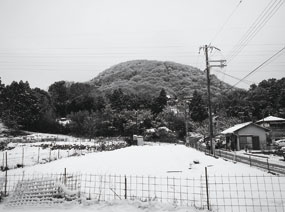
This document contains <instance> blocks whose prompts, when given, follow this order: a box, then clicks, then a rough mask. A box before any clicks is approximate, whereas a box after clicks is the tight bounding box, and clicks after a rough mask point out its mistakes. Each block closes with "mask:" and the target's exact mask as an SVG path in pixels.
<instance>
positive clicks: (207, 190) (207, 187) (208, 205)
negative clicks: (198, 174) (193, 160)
mask: <svg viewBox="0 0 285 212" xmlns="http://www.w3.org/2000/svg"><path fill="white" fill-rule="evenodd" d="M205 179H206V193H207V208H208V210H210V202H209V186H208V173H207V167H205Z"/></svg>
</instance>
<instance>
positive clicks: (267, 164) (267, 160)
mask: <svg viewBox="0 0 285 212" xmlns="http://www.w3.org/2000/svg"><path fill="white" fill-rule="evenodd" d="M267 169H268V172H270V168H269V161H268V158H267Z"/></svg>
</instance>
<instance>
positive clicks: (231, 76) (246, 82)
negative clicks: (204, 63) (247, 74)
mask: <svg viewBox="0 0 285 212" xmlns="http://www.w3.org/2000/svg"><path fill="white" fill-rule="evenodd" d="M212 70H213V71H216V72H218V73H221V74H223V76H224V75H226V76H228V77H230V78H232V79H235V80H241V79H240V78H238V77H235V76H233V75H230V74H227V73H225V72H223V71H220V70H218V69H212ZM222 81H224V80H222ZM241 81H242V82H244V83H245V84H247V85H250V83H251V84H252V83H253V82H251V81H248V80H241Z"/></svg>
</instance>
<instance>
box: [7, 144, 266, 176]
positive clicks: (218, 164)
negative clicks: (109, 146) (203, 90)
mask: <svg viewBox="0 0 285 212" xmlns="http://www.w3.org/2000/svg"><path fill="white" fill-rule="evenodd" d="M194 161H199V164H195V163H194ZM205 167H209V168H208V169H209V170H208V172H209V174H211V175H267V173H266V172H264V171H262V170H259V169H257V168H252V167H249V166H248V165H246V164H241V163H233V162H230V161H225V160H223V159H215V158H213V157H210V156H207V155H205V154H204V153H202V152H199V151H197V150H195V149H192V148H187V147H185V146H184V145H171V144H151V145H145V146H131V147H127V148H123V149H119V150H114V151H109V152H95V153H90V154H88V155H84V156H81V157H70V158H63V159H61V160H57V161H53V162H51V163H46V164H38V165H35V166H31V167H24V168H20V169H15V170H10V171H9V174H21V173H22V172H25V173H26V174H28V173H51V172H53V173H62V172H63V170H64V168H66V169H67V172H71V173H74V172H81V173H94V174H104V175H105V174H119V175H151V176H169V175H171V176H172V175H175V176H184V177H199V176H201V175H204V173H205ZM189 168H190V169H189ZM174 171H175V172H174ZM268 175H269V174H268Z"/></svg>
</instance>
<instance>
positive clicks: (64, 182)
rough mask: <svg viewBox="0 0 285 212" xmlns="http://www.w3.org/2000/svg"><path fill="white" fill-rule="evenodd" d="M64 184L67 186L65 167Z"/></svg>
mask: <svg viewBox="0 0 285 212" xmlns="http://www.w3.org/2000/svg"><path fill="white" fill-rule="evenodd" d="M64 185H65V186H66V168H64Z"/></svg>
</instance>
